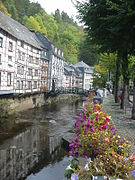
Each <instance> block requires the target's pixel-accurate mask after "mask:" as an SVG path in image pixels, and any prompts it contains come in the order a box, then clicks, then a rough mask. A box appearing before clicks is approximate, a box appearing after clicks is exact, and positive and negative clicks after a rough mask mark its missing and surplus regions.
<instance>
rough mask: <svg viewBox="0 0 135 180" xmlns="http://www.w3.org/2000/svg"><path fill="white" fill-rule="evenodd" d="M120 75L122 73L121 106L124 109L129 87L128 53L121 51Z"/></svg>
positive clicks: (126, 104)
mask: <svg viewBox="0 0 135 180" xmlns="http://www.w3.org/2000/svg"><path fill="white" fill-rule="evenodd" d="M122 75H123V82H124V84H123V95H122V103H121V108H122V109H125V111H126V108H127V106H128V89H129V73H128V54H127V52H124V53H123V56H122Z"/></svg>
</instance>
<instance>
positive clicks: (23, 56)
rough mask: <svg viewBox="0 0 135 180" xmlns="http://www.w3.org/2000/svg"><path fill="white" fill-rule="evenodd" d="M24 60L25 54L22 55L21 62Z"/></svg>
mask: <svg viewBox="0 0 135 180" xmlns="http://www.w3.org/2000/svg"><path fill="white" fill-rule="evenodd" d="M24 60H25V53H22V61H24Z"/></svg>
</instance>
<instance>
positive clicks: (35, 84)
mask: <svg viewBox="0 0 135 180" xmlns="http://www.w3.org/2000/svg"><path fill="white" fill-rule="evenodd" d="M34 89H37V81H34Z"/></svg>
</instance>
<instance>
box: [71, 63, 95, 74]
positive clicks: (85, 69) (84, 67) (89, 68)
mask: <svg viewBox="0 0 135 180" xmlns="http://www.w3.org/2000/svg"><path fill="white" fill-rule="evenodd" d="M74 67H75V68H77V69H79V70H80V71H82V72H83V73H87V74H93V69H94V67H92V66H88V65H87V64H86V63H84V62H83V61H80V62H78V63H77V64H75V65H74Z"/></svg>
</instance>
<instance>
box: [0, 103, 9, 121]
mask: <svg viewBox="0 0 135 180" xmlns="http://www.w3.org/2000/svg"><path fill="white" fill-rule="evenodd" d="M10 111H11V109H10V102H9V101H8V100H0V118H7V117H8V116H9V114H10Z"/></svg>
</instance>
